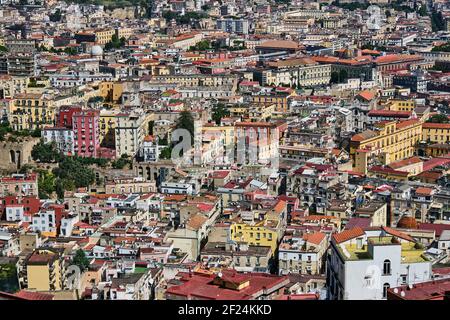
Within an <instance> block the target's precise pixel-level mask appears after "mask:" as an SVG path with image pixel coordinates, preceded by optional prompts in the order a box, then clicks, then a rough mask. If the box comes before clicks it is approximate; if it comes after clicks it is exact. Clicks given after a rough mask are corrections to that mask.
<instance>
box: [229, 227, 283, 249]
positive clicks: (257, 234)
mask: <svg viewBox="0 0 450 320" xmlns="http://www.w3.org/2000/svg"><path fill="white" fill-rule="evenodd" d="M230 237H231V240H232V241H237V242H245V243H247V244H249V245H253V246H267V247H270V248H271V249H272V252H275V251H276V249H277V247H278V234H277V232H276V231H273V230H270V229H269V228H267V227H265V226H264V225H254V226H251V225H248V224H245V223H235V224H232V225H231V226H230Z"/></svg>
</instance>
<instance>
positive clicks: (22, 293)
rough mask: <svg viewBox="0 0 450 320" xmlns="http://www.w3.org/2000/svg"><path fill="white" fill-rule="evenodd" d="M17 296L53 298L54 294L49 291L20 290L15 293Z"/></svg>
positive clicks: (35, 298) (39, 298)
mask: <svg viewBox="0 0 450 320" xmlns="http://www.w3.org/2000/svg"><path fill="white" fill-rule="evenodd" d="M14 295H15V296H16V297H19V298H22V299H26V300H53V297H54V295H52V294H48V293H40V292H32V291H25V290H20V291H19V292H17V293H15V294H14Z"/></svg>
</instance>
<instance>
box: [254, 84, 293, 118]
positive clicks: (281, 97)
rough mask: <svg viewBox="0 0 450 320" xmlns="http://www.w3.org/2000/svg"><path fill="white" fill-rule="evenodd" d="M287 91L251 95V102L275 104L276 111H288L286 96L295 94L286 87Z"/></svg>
mask: <svg viewBox="0 0 450 320" xmlns="http://www.w3.org/2000/svg"><path fill="white" fill-rule="evenodd" d="M286 91H287V92H277V93H275V94H263V95H254V96H252V103H253V104H255V105H256V104H263V105H272V104H274V105H275V111H276V112H288V108H289V106H288V98H289V97H292V96H296V94H295V91H294V90H291V89H287V90H286Z"/></svg>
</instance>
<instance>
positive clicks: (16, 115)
mask: <svg viewBox="0 0 450 320" xmlns="http://www.w3.org/2000/svg"><path fill="white" fill-rule="evenodd" d="M8 114H9V119H8V120H9V123H10V124H11V127H12V128H13V129H14V130H18V131H20V130H25V129H28V130H34V129H36V128H40V127H41V126H43V125H45V124H47V125H53V124H54V123H55V120H56V105H55V99H54V97H52V96H50V95H48V94H32V93H23V94H18V95H16V96H15V97H14V99H13V102H12V103H11V104H10V110H9V113H8Z"/></svg>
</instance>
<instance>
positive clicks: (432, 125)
mask: <svg viewBox="0 0 450 320" xmlns="http://www.w3.org/2000/svg"><path fill="white" fill-rule="evenodd" d="M422 128H423V129H446V130H448V129H450V123H432V122H425V123H424V124H422Z"/></svg>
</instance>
